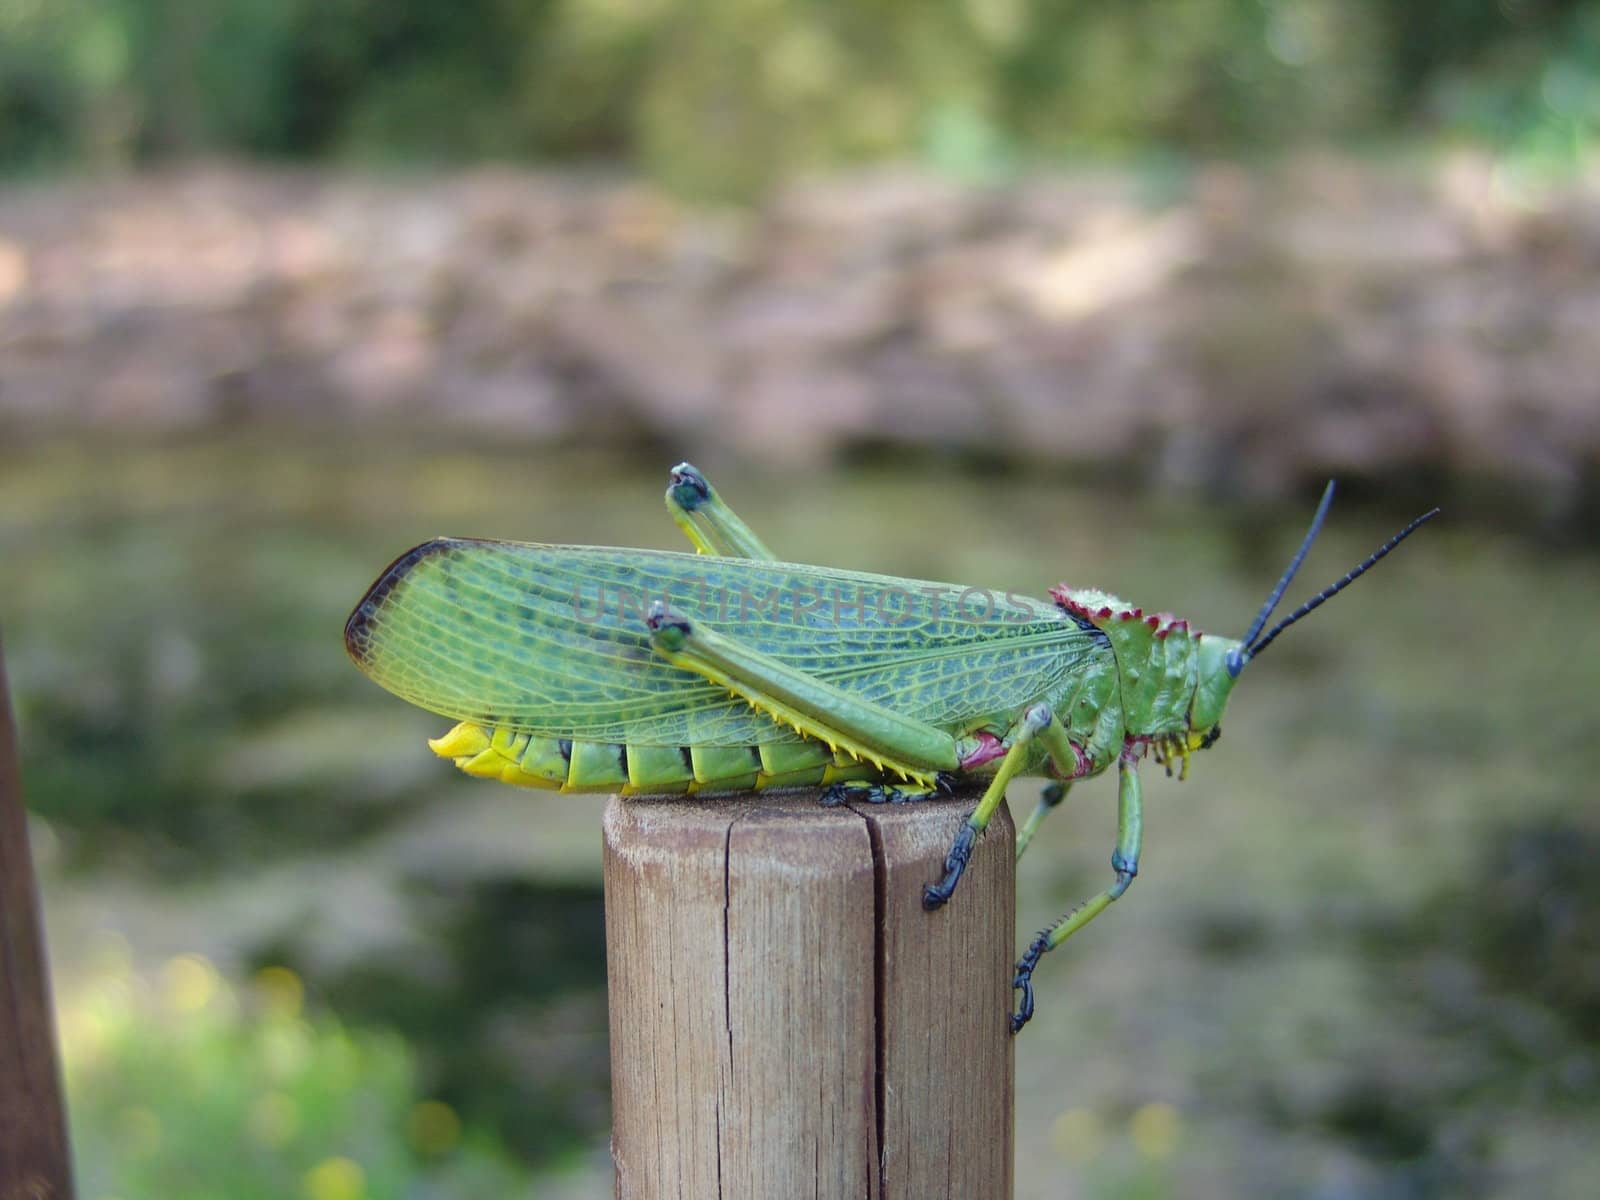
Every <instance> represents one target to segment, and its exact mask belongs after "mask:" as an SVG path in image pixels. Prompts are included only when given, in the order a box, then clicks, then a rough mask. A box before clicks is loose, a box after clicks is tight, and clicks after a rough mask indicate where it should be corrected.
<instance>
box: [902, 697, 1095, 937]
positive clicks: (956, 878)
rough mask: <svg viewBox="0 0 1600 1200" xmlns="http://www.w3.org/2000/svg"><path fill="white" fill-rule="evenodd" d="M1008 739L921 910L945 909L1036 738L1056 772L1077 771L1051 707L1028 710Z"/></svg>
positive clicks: (925, 891)
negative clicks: (1042, 744) (942, 872)
mask: <svg viewBox="0 0 1600 1200" xmlns="http://www.w3.org/2000/svg"><path fill="white" fill-rule="evenodd" d="M1007 737H1008V738H1009V739H1010V741H1011V747H1010V749H1008V750H1007V751H1006V755H1005V757H1004V758H1002V759H1001V760H1000V766H999V769H998V770H996V771H995V773H994V778H993V779H991V780H990V781H989V787H988V789H987V790H986V791H985V792H984V793H983V799H981V800H979V801H978V807H977V808H975V809H973V810H972V815H971V816H969V817H968V818H967V823H966V824H965V825H963V826H962V827H961V829H960V830H959V831H958V832H957V833H956V837H955V841H954V842H952V843H951V845H950V853H949V854H947V855H946V856H945V860H944V876H943V878H941V879H940V880H939V882H938V883H930V884H929V885H928V886H927V887H925V888H923V889H922V907H923V908H926V909H928V910H929V911H932V910H933V909H936V908H942V907H943V906H944V905H945V903H947V902H948V901H949V899H950V897H951V896H952V895H954V894H955V890H956V884H958V883H960V882H961V876H962V875H963V874H964V873H965V871H966V869H967V863H968V862H969V861H971V859H972V849H973V847H974V846H976V845H977V843H978V835H979V834H981V833H982V832H983V831H984V830H985V829H987V828H988V827H989V822H990V821H991V820H993V819H994V814H995V813H996V812H998V811H999V809H1000V804H1001V802H1002V801H1003V800H1005V798H1006V784H1008V783H1010V782H1011V778H1012V776H1014V775H1015V774H1016V773H1017V772H1018V771H1019V770H1021V769H1022V767H1023V765H1024V764H1025V763H1026V762H1027V761H1028V757H1029V754H1030V753H1031V747H1032V743H1033V740H1034V739H1035V738H1038V739H1039V740H1040V741H1042V742H1043V743H1044V744H1045V748H1046V750H1047V751H1048V752H1049V754H1050V758H1051V760H1052V761H1053V762H1054V763H1055V765H1056V769H1057V770H1059V771H1073V770H1076V769H1077V763H1078V756H1077V752H1076V751H1075V750H1074V749H1073V748H1072V743H1071V742H1070V741H1069V740H1068V739H1067V731H1066V730H1065V729H1063V728H1062V727H1061V723H1060V722H1059V721H1057V720H1056V718H1055V714H1054V713H1053V712H1051V711H1050V706H1049V705H1048V704H1035V705H1033V706H1032V707H1031V708H1029V709H1028V711H1027V712H1025V713H1023V714H1022V719H1021V720H1019V721H1018V722H1017V723H1016V724H1015V725H1013V726H1012V727H1011V731H1010V732H1009V733H1008V734H1007ZM1029 836H1030V837H1031V836H1032V834H1029Z"/></svg>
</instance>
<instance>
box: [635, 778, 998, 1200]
mask: <svg viewBox="0 0 1600 1200" xmlns="http://www.w3.org/2000/svg"><path fill="white" fill-rule="evenodd" d="M975 800H976V797H974V796H967V797H957V798H955V799H952V800H940V801H922V802H918V803H915V804H908V805H898V806H889V805H885V806H870V805H860V806H850V807H841V808H824V807H822V806H821V805H819V804H818V803H817V797H816V795H815V794H814V793H802V794H796V795H790V796H785V797H779V798H770V799H769V798H762V799H760V800H752V799H743V798H740V799H731V800H720V801H719V800H697V801H693V802H684V801H666V800H651V799H615V798H614V799H613V800H612V801H611V802H610V805H609V806H608V807H607V809H606V817H605V845H606V863H605V874H606V941H607V956H608V968H609V975H610V1006H611V1064H612V1091H613V1112H614V1122H613V1137H612V1149H613V1156H614V1159H615V1162H616V1169H617V1184H616V1194H617V1196H618V1197H619V1198H620V1200H658V1198H665V1197H679V1196H694V1197H708V1198H709V1197H718V1198H723V1200H734V1198H740V1197H751V1196H762V1197H786V1196H807V1197H813V1196H814V1197H818V1198H835V1197H837V1198H844V1197H852V1198H868V1200H902V1198H903V1200H936V1198H939V1197H951V1198H957V1197H982V1198H983V1200H1008V1198H1009V1197H1010V1195H1011V1191H1012V1184H1011V1176H1012V1048H1011V1038H1010V1034H1009V1032H1008V1028H1007V1021H1008V1018H1009V1015H1010V1011H1011V986H1010V984H1011V971H1012V961H1013V956H1014V955H1013V947H1014V936H1015V929H1014V927H1015V907H1014V899H1013V898H1014V887H1013V881H1014V873H1013V869H1012V852H1013V843H1014V831H1013V828H1012V824H1011V819H1010V816H1009V814H1008V813H1007V812H1006V811H1005V810H1004V809H1002V810H1001V812H1000V814H999V815H998V816H997V818H996V820H995V821H994V822H993V824H992V825H991V826H990V829H989V832H988V834H987V835H986V836H985V837H984V838H983V839H981V840H980V842H979V844H978V847H977V851H976V853H975V854H974V855H973V859H972V864H971V866H970V868H969V869H968V871H967V874H966V877H965V878H964V879H963V881H962V884H961V887H960V888H959V889H958V890H957V892H956V895H955V898H954V899H953V900H952V901H951V902H950V904H949V905H947V906H946V907H945V908H944V909H942V910H940V911H938V912H934V913H929V912H925V911H923V908H922V903H921V894H922V887H923V884H924V883H926V882H928V881H929V880H931V879H934V878H936V877H937V876H938V875H939V873H940V868H941V866H942V863H943V859H944V854H945V851H946V850H947V848H948V847H949V844H950V839H951V838H952V837H953V836H954V834H955V832H956V829H957V828H958V827H959V825H960V824H961V822H962V821H963V820H964V819H965V817H966V814H967V812H968V811H970V809H971V807H972V805H973V803H974V802H975Z"/></svg>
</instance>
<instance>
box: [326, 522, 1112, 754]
mask: <svg viewBox="0 0 1600 1200" xmlns="http://www.w3.org/2000/svg"><path fill="white" fill-rule="evenodd" d="M657 600H661V601H664V602H665V603H666V605H667V607H668V608H669V609H670V610H671V611H673V612H674V613H678V614H681V615H683V616H686V617H689V618H690V619H691V620H704V621H707V622H711V623H713V625H714V627H715V628H717V629H718V630H719V631H720V632H722V633H724V634H726V635H728V636H731V637H734V638H738V639H740V640H741V641H743V642H745V643H746V644H748V645H750V646H751V647H753V648H755V649H758V650H760V651H762V652H763V653H765V654H769V655H771V656H773V657H775V658H778V659H780V660H782V661H784V662H786V663H788V664H791V665H793V666H795V667H796V668H798V669H800V670H803V671H806V672H809V673H811V674H814V675H815V676H817V677H818V678H822V679H826V680H828V681H830V682H832V683H833V684H835V685H837V686H838V687H840V688H842V689H845V690H848V691H851V692H854V693H856V694H858V695H860V696H862V697H863V698H866V699H869V700H872V701H874V702H875V703H878V704H882V705H885V706H887V707H890V708H893V709H895V710H896V711H899V712H903V713H905V714H907V715H909V716H913V717H916V718H917V719H919V720H922V721H926V722H928V723H929V724H933V725H937V726H939V727H940V728H942V729H947V730H950V731H952V732H959V731H962V730H965V729H970V728H975V727H977V726H979V725H982V724H984V723H986V722H987V721H989V720H991V719H993V718H995V717H997V716H1000V715H1002V714H1009V713H1013V712H1015V711H1016V710H1017V709H1019V708H1021V707H1022V706H1024V705H1026V704H1027V703H1029V702H1030V701H1032V700H1034V699H1037V698H1038V697H1040V696H1041V695H1046V694H1050V693H1051V692H1052V691H1054V690H1056V689H1057V688H1059V687H1060V686H1061V684H1062V681H1063V680H1064V678H1065V677H1066V676H1067V675H1068V674H1070V673H1071V672H1073V671H1075V670H1078V669H1081V667H1082V665H1083V663H1084V661H1085V659H1086V658H1087V657H1088V656H1092V655H1109V654H1110V650H1109V648H1108V647H1107V646H1106V644H1105V640H1104V637H1103V635H1101V634H1100V633H1098V631H1095V630H1093V629H1085V628H1084V627H1082V626H1081V625H1079V624H1078V623H1077V622H1076V621H1074V620H1073V619H1072V618H1071V617H1070V616H1068V615H1067V614H1066V613H1064V612H1062V611H1061V610H1060V609H1058V608H1056V607H1055V606H1054V605H1052V604H1049V603H1048V602H1045V601H1041V600H1031V599H1027V598H1023V597H1015V596H1010V595H1007V594H1005V593H995V592H989V591H985V590H983V589H978V588H970V587H963V586H962V585H960V584H948V583H932V582H925V581H922V580H911V579H898V578H894V577H891V576H885V575H872V574H867V573H863V572H854V571H836V570H830V569H827V568H823V567H813V566H805V565H801V564H796V563H781V562H765V561H753V560H750V559H727V558H717V557H713V556H708V555H695V554H679V553H673V552H671V551H656V550H627V549H612V548H608V547H600V546H548V545H539V544H535V543H524V542H495V541H480V540H471V539H464V538H441V539H438V540H435V541H431V542H427V543H425V544H424V545H421V546H418V547H416V548H415V549H413V550H411V551H408V552H407V553H406V554H404V555H402V556H401V557H400V558H399V559H397V560H396V561H395V562H394V563H393V564H392V565H391V566H390V567H389V568H388V569H387V570H386V571H384V573H383V574H382V575H381V576H380V577H379V579H378V581H377V582H376V583H374V584H373V585H372V587H371V589H370V590H369V591H368V592H367V594H366V596H365V597H363V598H362V600H361V602H360V604H358V605H357V606H356V608H355V611H354V612H353V613H351V615H350V619H349V621H348V622H347V624H346V626H345V645H346V648H347V649H348V651H349V653H350V657H351V658H352V659H353V660H354V661H355V663H356V665H357V666H358V667H360V668H361V670H362V671H364V672H365V673H366V674H367V675H369V676H371V677H372V679H373V680H375V681H376V682H377V683H379V684H380V685H381V686H383V687H384V688H387V689H388V690H389V691H391V692H393V693H395V694H396V695H397V696H400V697H401V698H402V699H405V700H408V701H410V702H411V703H413V704H416V705H418V706H419V707H421V708H425V709H428V710H430V711H432V712H437V713H440V714H442V715H444V716H447V717H451V718H454V719H456V720H470V721H476V722H480V723H483V724H486V725H493V726H499V727H504V728H511V729H515V730H517V731H519V732H528V733H533V734H536V735H538V736H544V737H564V738H573V739H581V740H591V741H607V742H629V743H632V744H635V745H664V746H665V745H704V746H736V745H754V744H761V743H771V742H783V741H793V740H795V739H796V738H797V737H798V735H797V734H796V733H794V731H793V730H790V729H787V728H785V727H781V726H779V725H778V724H776V723H775V722H774V721H773V720H771V719H770V718H769V717H767V716H766V715H764V714H762V713H759V712H756V711H755V710H753V709H752V708H751V707H750V706H749V705H748V704H746V703H745V702H744V701H743V700H741V699H738V698H736V697H730V696H729V694H728V693H727V692H726V691H725V690H723V689H722V688H719V687H717V686H716V685H715V684H713V683H711V682H709V681H708V680H706V679H704V678H702V677H701V676H699V675H696V674H693V673H692V672H689V671H684V670H681V669H679V668H677V667H674V666H672V665H670V664H668V663H666V662H664V661H663V660H662V659H661V658H659V657H658V656H657V655H656V654H655V653H654V651H653V650H652V649H651V646H650V640H649V635H648V632H647V631H646V628H645V624H644V614H645V612H646V611H647V610H648V608H649V605H650V604H651V603H652V602H653V601H657Z"/></svg>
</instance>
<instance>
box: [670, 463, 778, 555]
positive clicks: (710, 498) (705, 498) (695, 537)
mask: <svg viewBox="0 0 1600 1200" xmlns="http://www.w3.org/2000/svg"><path fill="white" fill-rule="evenodd" d="M667 512H669V513H671V514H672V519H673V521H674V522H676V523H677V526H678V528H679V529H681V530H683V532H684V535H685V536H686V537H687V538H688V539H689V540H690V541H691V542H693V543H694V548H695V550H696V551H698V552H699V553H701V554H719V555H721V556H722V557H724V558H756V559H764V560H766V561H768V562H770V561H772V560H774V559H775V558H777V555H775V554H773V553H772V551H771V550H768V549H767V546H766V543H765V542H763V541H762V540H761V539H760V538H758V537H757V536H756V534H755V530H753V529H751V528H750V526H748V525H746V524H745V523H744V521H742V520H741V519H740V517H739V514H738V513H736V512H734V511H733V509H731V508H729V507H728V506H727V504H726V503H724V502H723V499H722V497H721V496H720V495H718V494H717V491H716V489H715V488H713V487H712V486H711V481H710V480H708V479H707V478H706V477H705V476H704V475H702V474H701V473H700V469H699V468H698V467H696V466H694V465H693V464H692V463H686V462H682V463H679V464H678V465H677V466H675V467H673V468H672V478H671V481H670V482H669V483H668V484H667Z"/></svg>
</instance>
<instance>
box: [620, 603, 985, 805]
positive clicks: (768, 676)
mask: <svg viewBox="0 0 1600 1200" xmlns="http://www.w3.org/2000/svg"><path fill="white" fill-rule="evenodd" d="M645 624H646V626H647V627H648V628H649V630H650V644H651V646H652V647H653V648H654V649H655V652H656V653H657V654H659V655H661V657H662V658H664V659H666V660H667V661H668V662H670V663H671V664H672V665H673V666H675V667H682V668H683V669H684V670H687V671H694V672H695V673H696V674H699V675H704V676H705V677H706V678H707V679H709V680H711V682H713V683H715V684H718V685H719V686H721V687H724V688H727V689H728V690H729V691H730V692H732V693H734V694H735V695H736V696H739V697H740V698H742V699H743V700H745V701H746V702H748V703H749V704H750V706H751V707H752V708H755V709H757V710H758V711H760V712H764V713H766V714H767V715H768V716H770V717H771V718H772V719H773V720H775V721H777V722H779V723H780V724H783V725H788V726H791V727H792V728H794V729H795V730H796V731H798V732H799V733H801V734H803V735H805V736H806V737H809V738H815V739H816V740H818V741H821V742H825V743H827V744H828V746H829V747H830V748H832V749H834V750H843V751H845V752H846V753H847V754H850V755H851V756H853V757H855V758H857V759H860V760H862V761H864V762H870V763H873V764H875V765H876V766H877V767H878V769H879V770H881V771H883V772H885V773H888V772H893V773H895V774H898V775H900V776H902V777H904V778H906V779H912V780H916V781H917V782H918V783H920V784H922V785H923V786H924V787H928V788H933V787H937V786H938V782H939V775H940V773H941V772H945V771H954V770H955V769H956V767H957V765H958V758H957V754H956V742H955V739H954V738H953V737H951V736H950V735H949V734H948V733H945V732H944V731H943V730H942V729H937V728H935V727H934V726H932V725H929V724H927V723H926V722H923V721H918V720H914V719H913V718H911V717H906V716H902V715H901V714H900V713H897V712H893V711H891V710H889V709H887V708H884V707H883V706H882V705H879V704H874V703H872V702H871V701H870V700H863V699H862V698H861V697H859V696H854V695H851V694H850V693H849V692H846V691H844V690H843V689H841V688H838V687H836V686H834V685H833V684H831V683H828V682H826V681H825V680H821V679H818V678H816V677H815V676H812V675H808V674H806V673H805V672H804V671H799V670H796V669H795V668H794V667H791V666H789V665H787V664H786V663H783V662H780V661H779V660H778V659H775V658H773V657H772V656H771V655H769V654H763V653H761V652H760V651H759V650H754V649H752V648H751V647H749V646H747V645H745V644H744V643H743V642H741V641H739V640H738V639H737V638H732V637H728V636H727V635H726V634H722V633H718V632H717V631H716V630H714V629H712V628H710V626H708V625H707V624H706V623H705V622H703V621H693V622H691V621H689V620H688V619H686V618H684V617H678V616H673V615H671V614H669V613H668V612H667V609H666V606H665V605H664V604H662V603H661V602H660V601H657V602H656V603H655V604H654V605H652V606H651V609H650V612H649V615H648V616H647V617H646V619H645Z"/></svg>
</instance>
